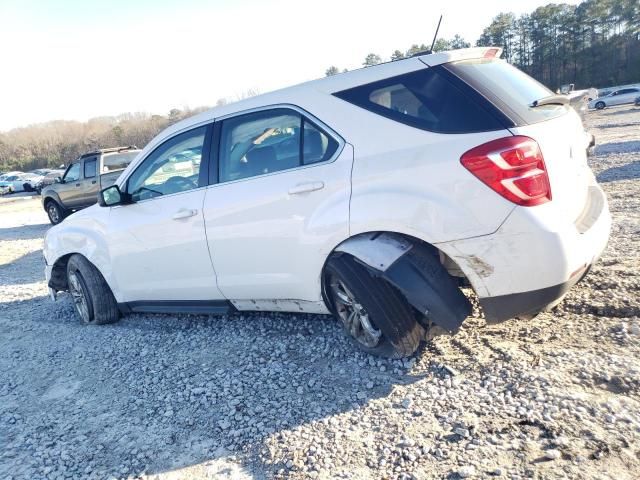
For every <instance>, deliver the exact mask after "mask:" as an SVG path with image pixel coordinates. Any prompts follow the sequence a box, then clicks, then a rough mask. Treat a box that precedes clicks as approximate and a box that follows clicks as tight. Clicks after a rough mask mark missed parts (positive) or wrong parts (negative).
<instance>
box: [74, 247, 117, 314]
mask: <svg viewBox="0 0 640 480" xmlns="http://www.w3.org/2000/svg"><path fill="white" fill-rule="evenodd" d="M67 283H68V286H69V293H70V294H71V297H72V298H73V304H74V307H75V309H76V312H77V313H78V316H79V317H80V320H81V322H82V323H85V324H87V325H104V324H106V323H113V322H117V321H118V319H119V318H120V311H119V310H118V304H117V302H116V299H115V298H114V296H113V293H112V292H111V289H110V288H109V285H108V284H107V282H106V281H105V279H104V278H103V277H102V274H101V273H100V272H99V271H98V269H97V268H96V267H94V266H93V265H92V264H91V263H90V262H89V261H88V260H87V259H86V258H84V257H83V256H82V255H77V254H76V255H72V256H71V258H70V259H69V262H68V263H67Z"/></svg>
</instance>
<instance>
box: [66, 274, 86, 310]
mask: <svg viewBox="0 0 640 480" xmlns="http://www.w3.org/2000/svg"><path fill="white" fill-rule="evenodd" d="M69 293H71V296H72V298H73V304H74V305H75V307H76V311H77V312H78V315H80V317H81V318H82V320H83V321H85V322H89V321H90V320H91V318H90V315H89V304H88V303H87V295H86V292H85V290H84V288H83V285H82V282H81V281H80V278H78V274H77V273H76V272H72V273H70V274H69Z"/></svg>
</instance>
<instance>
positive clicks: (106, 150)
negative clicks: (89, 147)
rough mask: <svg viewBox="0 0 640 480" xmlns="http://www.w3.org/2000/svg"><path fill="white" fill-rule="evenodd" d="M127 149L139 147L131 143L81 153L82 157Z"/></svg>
mask: <svg viewBox="0 0 640 480" xmlns="http://www.w3.org/2000/svg"><path fill="white" fill-rule="evenodd" d="M127 150H138V147H136V146H135V145H129V146H126V147H112V148H98V149H97V150H93V151H91V152H87V153H83V154H82V155H80V158H84V157H89V156H91V155H98V154H102V153H114V152H125V151H127Z"/></svg>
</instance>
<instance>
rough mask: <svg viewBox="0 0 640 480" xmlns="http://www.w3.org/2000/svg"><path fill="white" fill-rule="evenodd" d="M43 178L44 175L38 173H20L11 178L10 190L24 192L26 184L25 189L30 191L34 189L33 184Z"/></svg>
mask: <svg viewBox="0 0 640 480" xmlns="http://www.w3.org/2000/svg"><path fill="white" fill-rule="evenodd" d="M43 178H44V175H41V174H39V173H32V172H28V173H22V174H20V175H18V178H16V179H15V180H13V182H12V183H11V191H12V192H24V191H25V190H26V189H25V185H27V189H28V190H30V191H31V190H33V189H34V188H33V185H36V184H38V183H39V182H41V181H42V179H43Z"/></svg>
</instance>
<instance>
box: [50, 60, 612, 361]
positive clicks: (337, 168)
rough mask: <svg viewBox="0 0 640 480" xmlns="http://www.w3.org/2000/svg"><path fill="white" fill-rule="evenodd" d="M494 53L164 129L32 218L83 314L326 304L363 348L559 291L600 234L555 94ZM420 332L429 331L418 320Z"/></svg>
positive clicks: (318, 85)
mask: <svg viewBox="0 0 640 480" xmlns="http://www.w3.org/2000/svg"><path fill="white" fill-rule="evenodd" d="M499 53H500V51H499V49H496V48H471V49H465V50H456V51H453V52H444V53H436V54H429V55H422V56H416V57H413V58H408V59H405V60H401V61H396V62H392V63H387V64H382V65H378V66H374V67H369V68H364V69H361V70H357V71H352V72H348V73H344V74H340V75H336V76H333V77H329V78H324V79H321V80H317V81H313V82H309V83H305V84H302V85H298V86H294V87H291V88H287V89H284V90H280V91H277V92H273V93H269V94H265V95H261V96H257V97H253V98H250V99H247V100H244V101H241V102H238V103H234V104H231V105H226V106H222V107H219V108H215V109H213V110H210V111H208V112H205V113H202V114H200V115H197V116H195V117H192V118H190V119H188V120H185V121H183V122H181V123H178V124H176V125H173V126H171V127H170V128H168V129H167V130H165V131H164V132H162V133H161V134H160V135H158V136H157V137H156V138H155V139H154V140H153V141H151V142H150V143H149V145H147V147H146V148H145V149H144V150H143V151H142V152H141V153H140V154H139V155H138V157H137V158H136V159H135V160H134V161H133V162H132V163H131V164H130V165H129V167H128V168H127V169H126V170H125V171H124V173H123V174H122V175H121V176H120V178H119V179H118V181H117V183H116V185H114V186H112V187H109V188H107V189H105V190H103V191H102V192H101V193H100V196H99V205H94V206H93V207H90V208H87V209H86V210H82V211H80V212H78V213H75V214H73V215H71V216H70V217H68V218H67V219H65V220H64V221H63V222H62V223H61V224H60V225H57V226H55V227H53V228H51V230H49V232H48V234H47V236H46V239H45V247H44V255H45V260H46V264H47V266H46V277H47V282H48V285H49V287H50V289H51V291H52V294H53V296H54V298H55V294H56V292H58V291H69V292H70V293H71V296H72V298H73V301H74V303H75V306H76V309H77V312H78V314H79V315H80V318H81V320H82V321H83V322H85V323H88V324H103V323H110V322H114V321H116V320H118V318H119V317H120V315H121V314H123V313H127V312H191V313H224V312H231V311H234V310H245V311H246V310H260V311H285V312H311V313H321V314H322V313H333V314H334V315H335V316H336V317H337V318H339V319H340V320H341V321H342V322H343V324H344V326H345V329H346V331H347V333H348V334H349V335H350V336H351V337H352V338H353V340H354V343H355V344H357V345H358V346H359V347H360V348H362V349H363V350H365V351H367V352H370V353H374V354H378V355H384V356H406V355H410V354H412V353H413V352H414V351H415V350H416V348H417V347H418V345H419V343H420V341H421V340H423V339H424V338H428V337H429V336H430V332H431V333H433V332H435V331H442V330H446V331H455V330H456V329H458V327H459V326H460V325H461V324H462V322H463V321H464V319H465V318H466V317H467V316H468V315H469V313H470V311H471V306H470V303H469V301H468V299H467V297H466V296H465V295H464V294H463V293H462V292H461V287H464V286H468V287H471V288H472V289H473V290H474V291H475V293H476V295H477V296H478V298H479V301H480V305H481V307H482V308H483V310H484V315H485V317H486V318H487V320H488V321H490V322H495V321H500V320H504V319H507V318H511V317H521V316H531V315H535V314H536V313H538V312H540V311H541V310H543V309H545V308H548V307H549V306H552V305H554V304H555V303H557V302H558V301H559V300H560V299H561V298H562V297H563V295H564V294H565V293H566V292H567V290H568V289H569V288H570V287H571V286H572V285H574V284H575V283H576V282H577V281H579V280H580V279H581V278H582V277H583V276H584V275H585V274H586V272H587V271H588V269H589V267H590V266H591V265H592V264H593V263H594V262H595V261H596V259H597V258H598V257H599V255H600V254H601V252H602V251H603V249H604V248H605V245H606V243H607V240H608V236H609V231H610V223H611V220H610V216H609V212H608V207H607V201H606V197H605V195H604V193H603V191H602V190H601V189H600V187H599V186H598V185H597V183H596V181H595V179H594V176H593V174H592V172H591V170H590V169H589V167H588V166H587V158H586V148H587V145H588V142H589V141H590V140H591V137H590V136H588V135H586V134H585V131H584V129H583V126H582V123H581V121H580V119H579V117H578V115H577V114H576V113H575V112H574V111H573V109H571V108H570V107H569V106H568V105H566V99H565V98H564V97H561V96H557V95H553V94H552V92H550V91H549V90H548V89H547V88H545V87H544V86H542V85H541V84H539V83H538V82H536V81H535V80H533V79H531V78H530V77H528V76H527V75H525V74H524V73H522V72H520V71H519V70H517V69H516V68H514V67H512V66H510V65H509V64H507V63H506V62H504V61H502V60H500V59H499V58H497V57H499ZM425 332H426V335H425Z"/></svg>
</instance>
